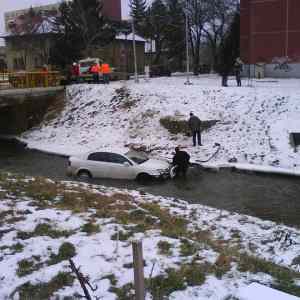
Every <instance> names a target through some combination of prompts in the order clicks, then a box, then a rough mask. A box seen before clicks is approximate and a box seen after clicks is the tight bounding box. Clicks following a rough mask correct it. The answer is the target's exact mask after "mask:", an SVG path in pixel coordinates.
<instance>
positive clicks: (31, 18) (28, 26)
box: [3, 8, 59, 37]
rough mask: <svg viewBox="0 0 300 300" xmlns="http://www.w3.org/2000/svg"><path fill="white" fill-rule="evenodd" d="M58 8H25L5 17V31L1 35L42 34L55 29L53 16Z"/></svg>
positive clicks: (56, 13)
mask: <svg viewBox="0 0 300 300" xmlns="http://www.w3.org/2000/svg"><path fill="white" fill-rule="evenodd" d="M58 13H59V12H58V10H57V9H55V8H53V9H52V10H36V9H34V8H31V9H28V10H25V11H24V13H22V14H17V15H15V16H11V17H10V18H8V19H7V33H6V34H5V35H4V36H3V37H9V36H15V35H18V36H20V35H29V34H44V33H53V32H54V31H55V22H54V21H55V18H56V17H57V16H58Z"/></svg>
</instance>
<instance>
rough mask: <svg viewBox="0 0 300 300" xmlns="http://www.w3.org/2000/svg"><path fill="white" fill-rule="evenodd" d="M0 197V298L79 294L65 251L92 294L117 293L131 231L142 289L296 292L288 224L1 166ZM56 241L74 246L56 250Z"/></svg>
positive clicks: (128, 266)
mask: <svg viewBox="0 0 300 300" xmlns="http://www.w3.org/2000/svg"><path fill="white" fill-rule="evenodd" d="M0 199H1V201H0V214H1V220H0V237H1V239H0V249H1V252H0V270H1V273H0V298H1V299H8V297H9V296H10V295H12V294H14V297H12V299H18V298H17V296H18V291H19V293H21V294H20V297H21V299H33V298H30V297H29V298H26V297H25V296H26V295H27V296H28V295H31V297H33V295H35V296H36V298H34V299H50V298H51V297H53V295H57V296H58V298H53V299H63V297H64V296H68V297H70V296H71V297H72V296H73V295H74V294H76V293H79V294H82V291H81V288H80V285H79V282H78V281H77V280H74V281H73V279H72V278H71V279H70V277H67V276H70V275H66V274H69V272H70V269H69V267H68V261H67V258H69V257H73V260H74V262H75V264H76V265H77V266H81V272H83V274H85V275H88V276H89V278H90V283H91V284H92V285H93V286H97V287H98V289H97V290H96V291H95V292H94V293H93V295H94V296H98V297H100V298H99V299H108V300H109V299H117V293H120V292H121V291H122V292H123V293H125V290H126V289H125V285H126V284H129V283H132V282H133V268H132V249H131V241H132V240H134V239H142V241H143V250H144V259H145V263H146V266H145V277H146V278H149V277H150V274H152V275H151V277H152V279H153V282H154V283H153V286H154V287H153V289H152V292H158V291H159V290H160V292H161V293H165V295H169V296H168V298H167V299H174V300H177V299H178V300H181V299H195V300H196V299H197V300H202V299H203V300H204V299H205V300H207V299H211V300H224V299H239V298H238V295H239V291H240V289H241V288H243V287H246V286H247V285H248V284H250V283H251V282H259V283H261V284H264V285H267V286H270V285H275V287H277V288H279V287H281V289H285V290H287V289H290V291H292V290H293V293H294V294H295V295H298V296H299V295H300V273H299V271H300V270H299V267H300V231H299V230H296V229H293V228H289V227H286V226H283V225H276V224H275V223H273V222H269V221H262V220H260V219H257V218H254V217H248V216H245V215H239V214H236V213H230V212H227V211H221V210H217V209H213V208H209V207H206V206H202V205H191V204H188V203H186V202H184V201H180V200H176V199H172V198H163V197H155V196H152V195H149V194H144V193H140V192H137V191H128V190H119V189H114V188H106V187H102V186H95V185H88V184H84V183H72V182H54V181H51V180H47V179H41V178H36V179H34V178H22V177H15V176H13V175H3V174H1V176H0ZM86 224H89V226H86ZM117 233H119V241H118V239H117V238H116V236H117ZM66 243H68V245H69V247H70V245H71V247H74V250H75V251H73V252H72V251H70V249H69V250H68V251H67V252H66V251H65V252H64V253H65V254H64V255H62V254H60V255H59V253H60V251H61V250H59V249H61V246H62V244H66ZM249 255H250V256H249ZM152 269H153V270H152ZM170 269H172V271H170ZM168 270H169V271H168ZM152 271H153V272H152ZM59 272H64V273H63V274H64V278H69V281H67V282H68V284H69V286H68V285H67V284H66V283H64V282H62V280H61V278H62V275H60V276H61V277H59V278H60V280H59V281H58V280H56V281H54V282H55V284H51V283H53V278H56V279H57V277H56V276H57V274H59ZM167 274H168V275H167ZM160 275H162V276H163V277H158V276H160ZM164 278H169V279H168V280H167V279H164ZM51 280H52V281H51ZM29 282H30V284H29ZM43 284H45V285H43ZM61 284H62V286H61ZM118 288H122V289H121V290H120V289H119V290H118ZM33 291H35V292H36V293H39V294H34V292H33ZM26 293H29V294H26ZM47 293H48V294H47ZM50 294H51V295H52V296H51V297H50ZM37 295H38V296H37ZM41 295H44V296H41ZM45 295H47V296H45ZM235 296H237V297H236V298H234V297H235ZM22 297H23V298H22ZM43 297H45V298H43ZM119 297H120V298H119V299H129V298H121V296H120V294H119ZM51 299H52V298H51ZM147 299H149V300H150V299H153V298H152V296H151V295H150V292H149V293H148V294H147ZM157 299H158V298H157ZM159 299H162V298H159ZM164 299H165V298H164ZM274 300H275V299H274Z"/></svg>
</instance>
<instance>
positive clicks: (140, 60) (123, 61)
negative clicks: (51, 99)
mask: <svg viewBox="0 0 300 300" xmlns="http://www.w3.org/2000/svg"><path fill="white" fill-rule="evenodd" d="M53 39H54V36H48V35H47V36H46V35H40V36H28V37H24V36H19V37H11V38H8V39H6V45H7V64H8V69H9V71H18V70H26V71H33V70H37V69H39V68H42V66H43V65H45V64H48V63H49V52H50V48H51V44H52V43H53ZM144 48H145V47H144V42H137V43H136V49H137V65H138V71H139V72H140V73H142V72H144V66H145V53H144ZM90 56H93V57H98V58H100V59H102V60H103V61H106V62H108V63H109V64H110V65H111V66H112V67H114V68H117V69H118V71H122V72H125V71H126V69H127V70H128V72H129V73H133V72H134V60H133V45H132V41H124V40H115V41H113V42H112V43H111V44H109V45H108V46H106V47H102V48H100V49H99V48H98V49H95V51H93V52H92V53H90ZM126 65H127V68H126Z"/></svg>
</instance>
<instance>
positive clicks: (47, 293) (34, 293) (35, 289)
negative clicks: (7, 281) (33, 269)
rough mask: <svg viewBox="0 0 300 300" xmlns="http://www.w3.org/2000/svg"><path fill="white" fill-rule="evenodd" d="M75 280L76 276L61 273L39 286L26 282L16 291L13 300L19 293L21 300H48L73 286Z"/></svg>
mask: <svg viewBox="0 0 300 300" xmlns="http://www.w3.org/2000/svg"><path fill="white" fill-rule="evenodd" d="M74 279H75V278H74V276H73V275H71V274H70V273H66V272H60V273H58V274H57V275H56V276H55V277H53V278H52V279H51V280H50V281H49V282H44V283H38V284H32V283H31V282H26V283H24V284H23V285H21V286H19V287H18V288H17V289H16V290H15V291H14V293H13V294H12V295H11V298H13V296H14V295H15V294H16V293H18V294H19V299H20V300H28V299H30V300H47V299H50V298H51V297H52V296H53V294H54V293H55V292H57V291H58V290H60V289H62V288H63V287H66V286H71V285H72V284H73V282H74Z"/></svg>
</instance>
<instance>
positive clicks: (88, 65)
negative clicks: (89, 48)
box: [80, 60, 97, 68]
mask: <svg viewBox="0 0 300 300" xmlns="http://www.w3.org/2000/svg"><path fill="white" fill-rule="evenodd" d="M94 63H97V62H96V61H95V60H89V61H85V62H81V63H80V67H82V68H87V67H90V66H92V65H93V64H94Z"/></svg>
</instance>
